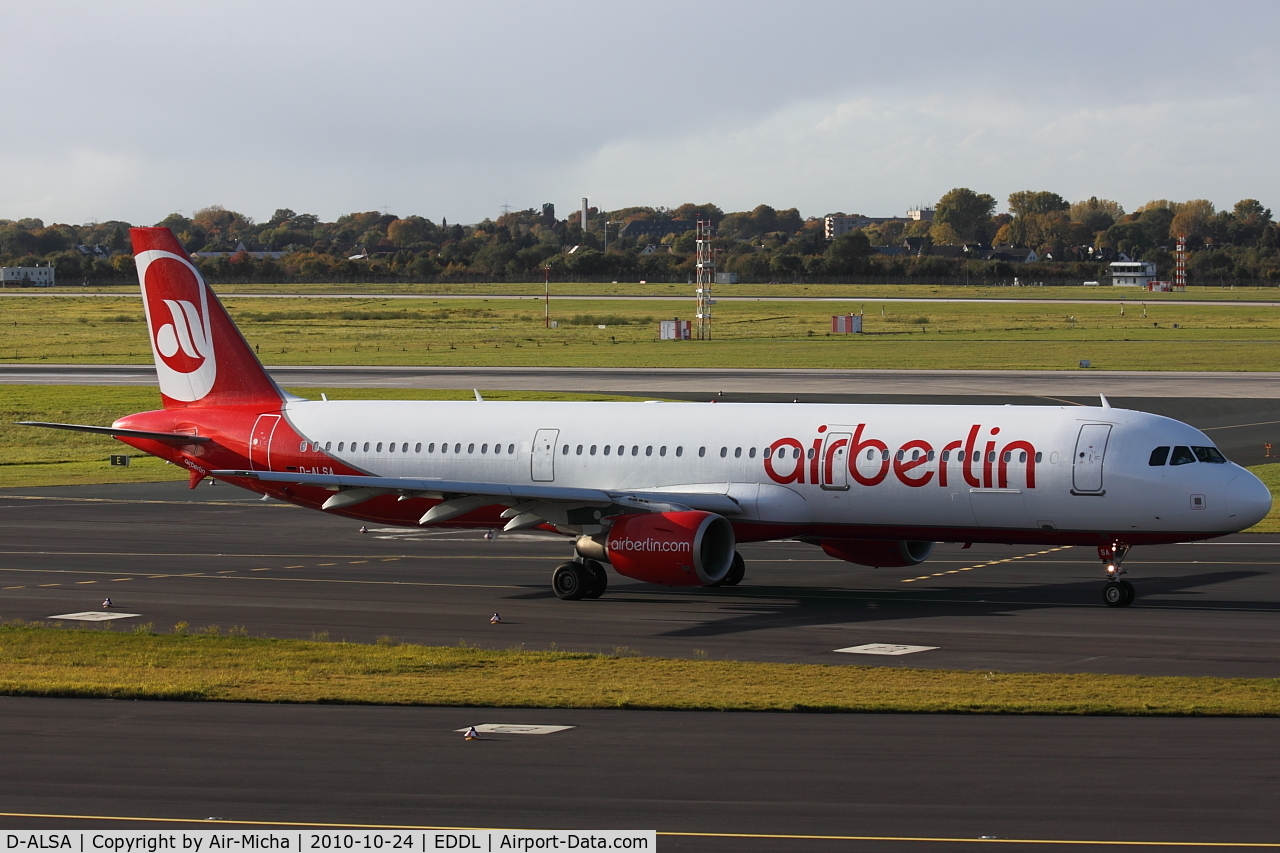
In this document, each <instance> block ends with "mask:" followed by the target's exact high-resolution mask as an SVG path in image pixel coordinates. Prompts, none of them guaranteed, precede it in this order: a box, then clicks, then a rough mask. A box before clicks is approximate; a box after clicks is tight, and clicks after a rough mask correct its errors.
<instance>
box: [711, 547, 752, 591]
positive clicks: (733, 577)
mask: <svg viewBox="0 0 1280 853" xmlns="http://www.w3.org/2000/svg"><path fill="white" fill-rule="evenodd" d="M746 573H747V563H746V561H745V560H743V559H742V555H741V554H739V553H738V552H737V551H734V552H733V563H731V564H730V565H729V574H727V575H725V576H724V579H723V580H721V581H720V582H719V583H717V584H716V586H737V585H738V584H740V583H742V578H743V576H745V575H746Z"/></svg>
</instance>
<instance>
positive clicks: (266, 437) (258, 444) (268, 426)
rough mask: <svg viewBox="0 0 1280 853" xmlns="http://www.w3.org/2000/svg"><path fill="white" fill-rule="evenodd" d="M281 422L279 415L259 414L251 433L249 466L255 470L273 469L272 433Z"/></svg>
mask: <svg viewBox="0 0 1280 853" xmlns="http://www.w3.org/2000/svg"><path fill="white" fill-rule="evenodd" d="M279 424H280V416H279V415H258V419H257V420H256V421H254V422H253V432H252V433H250V435H249V468H250V469H251V470H254V471H270V470H271V434H272V433H273V432H275V431H276V427H277V426H278V425H279Z"/></svg>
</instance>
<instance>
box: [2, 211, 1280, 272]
mask: <svg viewBox="0 0 1280 853" xmlns="http://www.w3.org/2000/svg"><path fill="white" fill-rule="evenodd" d="M996 205H997V202H996V199H995V198H994V197H993V196H991V195H989V194H986V193H979V192H975V191H973V190H971V189H968V188H965V187H958V188H956V189H953V190H951V191H949V192H947V193H946V194H945V195H943V196H942V197H941V198H940V199H939V200H938V201H937V203H936V205H935V208H934V216H933V220H932V221H911V220H907V219H905V218H904V219H895V220H892V221H888V222H879V223H875V224H872V225H869V226H868V227H866V228H863V229H860V230H856V231H853V232H851V233H848V234H844V235H841V236H839V237H836V238H835V239H832V240H829V239H827V237H826V228H825V220H824V218H823V217H803V216H801V215H800V213H799V211H798V210H796V209H795V208H789V209H783V210H779V209H776V208H773V207H770V206H769V205H764V204H762V205H759V206H757V207H756V208H754V209H752V210H749V211H737V212H729V213H725V212H724V211H723V210H721V209H720V208H719V207H717V206H716V205H714V204H683V205H680V206H678V207H674V208H665V207H626V208H621V209H618V210H609V211H600V210H596V209H595V208H592V209H591V210H590V211H589V219H588V223H587V228H586V230H585V231H584V229H583V228H582V223H581V222H580V214H579V213H578V212H576V211H575V212H574V213H573V214H571V215H570V216H569V217H568V218H566V219H557V218H556V217H555V215H554V211H553V210H552V209H551V207H550V205H547V206H544V208H543V209H541V210H539V209H533V208H530V209H528V210H514V211H509V212H507V213H504V214H503V215H502V216H499V217H498V218H496V219H485V220H484V221H482V222H479V223H476V224H471V225H461V224H456V223H455V224H450V223H449V222H448V221H447V220H444V219H442V220H441V221H440V222H439V223H436V222H434V221H432V220H430V219H427V218H425V217H422V216H406V217H399V216H395V215H392V214H389V213H381V212H378V211H371V212H363V213H350V214H347V215H345V216H340V217H338V218H337V219H336V220H335V221H333V222H323V221H321V220H320V218H319V217H317V216H315V215H313V214H308V213H301V214H300V213H295V212H294V211H292V210H289V209H287V208H281V209H279V210H277V211H276V212H275V213H274V214H273V215H272V216H271V218H270V219H268V220H266V221H265V222H255V221H254V220H253V219H252V218H250V217H248V216H245V215H243V214H241V213H238V212H236V211H233V210H227V209H225V208H223V207H220V206H212V207H207V208H204V209H202V210H198V211H196V212H195V213H194V214H193V215H192V216H191V217H186V216H184V215H182V214H178V213H174V214H171V215H169V216H167V217H165V218H164V219H163V220H161V221H160V222H159V223H157V224H159V225H164V226H168V227H169V228H172V229H173V231H174V233H175V234H176V235H177V236H178V239H179V240H180V241H181V242H182V243H183V245H184V246H186V247H187V250H188V251H190V252H192V253H193V254H194V255H195V257H196V263H197V264H198V265H199V266H200V268H201V270H202V272H203V273H204V274H205V276H206V277H207V278H209V279H210V280H213V281H254V282H263V283H271V282H291V281H297V282H304V281H343V282H374V281H416V282H450V281H529V280H541V279H542V277H543V276H544V275H550V276H551V277H552V278H553V279H554V280H561V281H562V280H582V281H591V280H596V281H599V280H619V281H653V282H679V281H686V280H692V279H693V278H694V277H695V275H696V266H695V243H696V235H695V233H694V231H693V230H691V229H689V228H687V227H686V226H687V224H688V223H692V222H694V221H695V220H697V219H700V218H701V219H707V220H710V221H711V223H712V225H713V227H714V239H713V248H714V249H715V252H716V264H717V268H718V269H719V270H720V271H722V272H730V273H735V274H736V275H737V276H738V280H739V281H743V282H770V281H777V282H816V283H824V282H842V281H859V280H866V279H876V280H895V279H899V280H904V281H909V280H913V279H914V280H926V279H927V280H931V281H939V280H953V281H957V282H964V281H969V282H987V283H990V282H993V281H1009V280H1011V279H1012V278H1013V277H1014V276H1018V277H1020V278H1021V279H1022V280H1023V281H1035V280H1044V279H1049V280H1055V281H1071V280H1076V281H1083V280H1086V279H1101V277H1103V276H1105V275H1106V265H1107V263H1108V262H1110V261H1111V260H1115V259H1117V258H1119V257H1120V256H1121V255H1122V254H1123V255H1124V256H1126V257H1129V258H1131V259H1134V260H1150V261H1154V262H1155V263H1156V264H1157V265H1158V266H1159V268H1160V270H1161V273H1162V276H1163V277H1166V278H1167V277H1171V275H1172V266H1173V255H1172V250H1173V244H1174V241H1175V240H1176V239H1177V237H1178V236H1183V237H1185V238H1186V240H1187V244H1188V247H1189V248H1190V249H1191V255H1190V260H1189V263H1188V269H1189V273H1190V277H1191V280H1192V281H1193V283H1194V282H1197V281H1198V282H1200V283H1204V284H1214V283H1234V282H1237V281H1258V282H1263V283H1276V284H1278V285H1280V228H1278V226H1277V224H1276V223H1275V222H1274V221H1272V218H1271V211H1270V210H1269V209H1267V208H1266V207H1264V206H1263V205H1262V204H1261V203H1260V202H1258V201H1257V200H1255V199H1243V200H1241V201H1239V202H1237V203H1236V204H1235V206H1234V207H1233V208H1232V209H1230V210H1217V209H1215V207H1214V205H1213V204H1212V203H1211V202H1209V201H1206V200H1203V199H1196V200H1191V201H1185V202H1174V201H1169V200H1165V199H1159V200H1155V201H1150V202H1148V203H1146V204H1144V205H1142V206H1141V207H1139V208H1138V209H1137V210H1135V211H1133V212H1126V211H1125V210H1124V209H1123V207H1122V206H1121V205H1120V204H1119V203H1117V202H1115V201H1111V200H1108V199H1100V198H1096V197H1094V198H1089V199H1086V200H1082V201H1077V202H1074V203H1073V202H1068V201H1067V200H1066V199H1065V198H1063V197H1062V196H1061V195H1059V194H1057V193H1053V192H1048V191H1039V190H1026V191H1020V192H1016V193H1013V194H1011V195H1010V196H1009V197H1008V199H1007V207H1008V212H1005V213H1000V214H997V213H995V209H996ZM840 215H843V214H840ZM632 223H637V224H636V225H632ZM671 223H674V225H670V224H671ZM129 227H130V226H129V223H127V222H121V221H110V222H104V223H92V224H88V225H67V224H51V225H45V224H44V222H43V221H41V220H39V219H19V220H0V265H4V266H34V265H52V266H54V267H55V268H56V269H57V276H58V280H59V282H60V283H62V284H71V283H76V282H81V281H84V282H119V283H125V282H127V281H130V280H131V279H132V276H133V274H134V268H133V259H132V257H131V256H130V254H129V245H128V243H129V241H128V230H129ZM668 232H669V233H668ZM912 238H914V239H912ZM993 246H1011V247H1020V248H1030V249H1034V250H1035V252H1036V254H1037V255H1038V257H1039V258H1040V260H1039V261H1037V262H1035V263H1032V264H1021V263H1011V262H1009V261H1006V260H990V259H987V260H984V259H983V257H984V255H987V256H989V255H990V251H989V250H990V249H991V247H993ZM941 247H950V248H949V249H943V248H941ZM200 253H204V254H200ZM277 253H279V254H278V256H277Z"/></svg>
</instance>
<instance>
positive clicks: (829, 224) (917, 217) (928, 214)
mask: <svg viewBox="0 0 1280 853" xmlns="http://www.w3.org/2000/svg"><path fill="white" fill-rule="evenodd" d="M932 221H933V208H932V207H917V208H915V209H914V210H908V211H907V215H906V217H905V218H903V217H901V216H862V215H861V214H856V213H855V214H854V215H853V216H835V215H831V216H826V217H824V224H825V225H826V229H825V233H826V236H827V239H828V240H834V239H835V238H837V237H839V236H840V235H841V234H848V233H849V232H850V231H861V230H862V229H863V228H870V227H871V226H872V225H883V224H884V223H886V222H932Z"/></svg>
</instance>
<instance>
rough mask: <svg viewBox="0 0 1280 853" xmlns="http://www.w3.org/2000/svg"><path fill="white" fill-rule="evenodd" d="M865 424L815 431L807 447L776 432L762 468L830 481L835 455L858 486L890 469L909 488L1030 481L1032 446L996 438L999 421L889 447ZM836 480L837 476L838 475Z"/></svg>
mask: <svg viewBox="0 0 1280 853" xmlns="http://www.w3.org/2000/svg"><path fill="white" fill-rule="evenodd" d="M866 427H867V425H866V424H858V425H857V426H856V427H854V429H853V433H852V434H848V433H835V432H834V431H833V434H832V435H830V436H827V435H820V436H819V437H818V438H815V439H814V440H813V443H812V446H811V447H810V448H808V452H806V448H805V446H804V443H803V442H802V441H801V440H800V439H798V438H780V439H778V440H777V441H775V442H773V444H771V445H769V450H768V452H767V453H766V454H765V458H764V470H765V473H766V474H768V475H769V478H770V479H771V480H773V481H774V482H775V483H782V484H784V485H785V484H788V483H806V482H808V483H813V484H825V485H832V484H833V483H834V482H836V478H837V472H836V471H835V470H834V469H835V467H836V465H837V464H839V463H838V462H837V460H838V459H840V458H842V457H843V459H844V460H847V467H848V473H849V476H850V477H852V478H853V480H854V482H856V483H857V484H858V485H861V486H878V485H880V484H881V483H883V482H884V481H885V480H886V479H888V477H889V474H890V472H892V473H893V475H894V477H896V478H897V479H898V481H899V482H901V483H902V484H903V485H906V486H911V487H913V488H919V487H921V486H927V485H929V484H930V483H934V484H936V485H938V486H941V487H942V488H947V487H955V486H960V485H962V484H963V485H968V486H972V487H973V488H975V489H979V488H986V489H991V488H999V489H1006V488H1011V487H1014V488H1017V487H1023V486H1025V487H1026V488H1028V489H1034V488H1035V487H1036V449H1035V447H1034V446H1033V445H1032V444H1031V442H1029V441H1022V440H1016V441H1004V440H1002V439H1000V438H998V436H999V435H1000V427H985V428H984V427H983V426H982V425H981V424H974V425H973V426H971V427H969V432H968V434H967V435H966V436H965V438H964V439H963V440H961V439H956V440H955V441H950V442H947V443H946V444H944V445H943V446H942V447H934V446H933V445H932V444H930V443H929V442H927V441H925V440H923V439H919V438H916V439H912V440H910V441H908V442H906V443H904V444H903V445H902V446H901V447H899V448H897V449H896V450H895V451H893V452H890V449H889V445H888V444H886V443H885V442H883V441H881V440H880V439H878V438H874V437H870V436H868V435H867V431H866ZM818 432H819V433H826V432H827V427H825V426H823V427H819V428H818ZM842 436H847V437H842ZM842 450H843V453H841V451H842ZM788 451H790V452H788ZM931 463H932V464H931ZM1011 467H1012V468H1013V472H1014V473H1015V474H1016V473H1017V472H1018V470H1019V469H1021V470H1022V471H1023V472H1024V477H1023V478H1022V482H1013V483H1010V470H1009V469H1010V468H1011ZM840 480H841V481H843V477H842V476H841V477H840Z"/></svg>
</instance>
